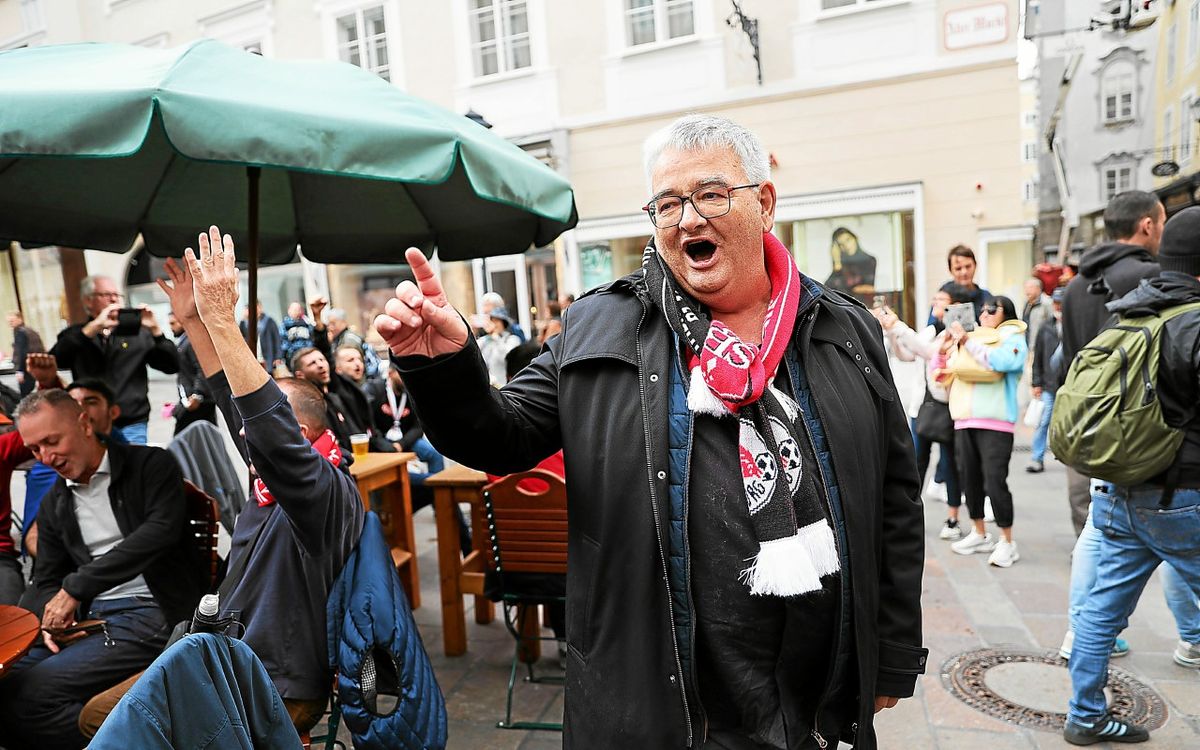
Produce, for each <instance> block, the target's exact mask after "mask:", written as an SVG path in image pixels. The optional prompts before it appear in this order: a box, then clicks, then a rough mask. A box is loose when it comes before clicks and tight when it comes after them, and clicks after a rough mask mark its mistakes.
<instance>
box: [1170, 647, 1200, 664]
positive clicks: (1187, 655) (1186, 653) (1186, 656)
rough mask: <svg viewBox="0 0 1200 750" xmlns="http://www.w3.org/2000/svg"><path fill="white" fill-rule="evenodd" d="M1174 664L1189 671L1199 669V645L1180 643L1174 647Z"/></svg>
mask: <svg viewBox="0 0 1200 750" xmlns="http://www.w3.org/2000/svg"><path fill="white" fill-rule="evenodd" d="M1175 663H1176V664H1178V665H1179V666H1181V667H1188V668H1189V669H1200V643H1188V642H1187V641H1180V642H1179V645H1178V646H1176V647H1175Z"/></svg>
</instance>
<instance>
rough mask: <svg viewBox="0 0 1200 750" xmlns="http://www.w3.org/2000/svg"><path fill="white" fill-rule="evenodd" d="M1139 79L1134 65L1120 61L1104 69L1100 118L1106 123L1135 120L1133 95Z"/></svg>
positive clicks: (1101, 81) (1101, 83)
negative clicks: (1134, 70) (1135, 74)
mask: <svg viewBox="0 0 1200 750" xmlns="http://www.w3.org/2000/svg"><path fill="white" fill-rule="evenodd" d="M1136 84H1137V78H1136V77H1135V76H1134V72H1133V65H1132V64H1130V63H1129V62H1126V61H1119V62H1115V63H1113V64H1111V65H1109V66H1108V67H1107V68H1105V69H1104V73H1103V74H1102V77H1101V79H1100V117H1101V119H1102V120H1103V121H1104V122H1124V121H1125V120H1132V119H1133V106H1134V101H1133V94H1134V87H1135V86H1136Z"/></svg>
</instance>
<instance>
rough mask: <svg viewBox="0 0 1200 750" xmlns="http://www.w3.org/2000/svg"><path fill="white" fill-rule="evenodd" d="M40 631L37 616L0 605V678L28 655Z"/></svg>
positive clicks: (19, 609) (18, 608)
mask: <svg viewBox="0 0 1200 750" xmlns="http://www.w3.org/2000/svg"><path fill="white" fill-rule="evenodd" d="M40 631H41V625H40V624H39V623H38V618H37V615H35V614H33V613H32V612H30V611H29V610H26V609H21V608H20V607H12V606H8V605H0V677H3V676H4V673H5V672H7V671H8V669H9V667H11V666H12V665H14V664H16V663H17V662H18V661H20V659H21V657H22V656H24V655H25V654H27V653H29V649H30V648H31V647H32V646H33V644H34V643H35V642H36V641H37V638H38V633H39V632H40Z"/></svg>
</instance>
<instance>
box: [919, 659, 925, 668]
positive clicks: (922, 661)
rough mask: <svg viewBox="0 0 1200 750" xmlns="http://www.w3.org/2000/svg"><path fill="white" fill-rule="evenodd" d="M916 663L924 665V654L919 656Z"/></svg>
mask: <svg viewBox="0 0 1200 750" xmlns="http://www.w3.org/2000/svg"><path fill="white" fill-rule="evenodd" d="M917 663H918V664H920V665H921V666H922V667H923V666H925V657H924V656H922V657H921V658H920V659H919V660H918V661H917Z"/></svg>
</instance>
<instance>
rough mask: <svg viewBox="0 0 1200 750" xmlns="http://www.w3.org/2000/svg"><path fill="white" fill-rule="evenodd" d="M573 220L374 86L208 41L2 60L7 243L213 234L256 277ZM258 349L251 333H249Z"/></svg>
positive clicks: (154, 246)
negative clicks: (281, 266) (233, 242)
mask: <svg viewBox="0 0 1200 750" xmlns="http://www.w3.org/2000/svg"><path fill="white" fill-rule="evenodd" d="M576 221H577V214H576V211H575V202H574V196H573V193H572V191H571V187H570V185H569V183H568V182H567V181H566V180H565V179H564V178H563V177H561V176H560V175H558V174H557V173H555V172H554V171H553V170H552V169H550V168H549V167H547V166H545V165H544V164H542V163H540V162H539V161H537V160H536V159H535V158H533V157H532V156H530V155H528V154H526V153H525V152H524V151H522V150H521V149H520V148H518V147H517V146H514V145H513V144H511V143H509V142H507V141H505V140H504V139H503V138H500V137H499V136H496V135H494V134H492V133H491V132H489V131H488V130H487V129H485V128H483V127H481V126H480V125H477V124H476V123H474V122H472V121H471V120H469V119H467V118H466V117H463V116H460V115H456V114H454V113H451V112H448V111H447V110H444V109H442V108H440V107H438V106H436V105H433V104H430V103H428V102H425V101H423V100H421V99H418V98H416V97H413V96H410V95H408V94H406V93H404V92H403V91H401V90H400V89H397V88H395V87H394V86H391V85H390V84H388V83H387V82H385V81H384V80H382V79H381V78H379V77H378V76H376V75H375V74H373V73H370V72H367V71H364V70H362V69H360V68H357V67H354V66H352V65H348V64H344V63H336V62H327V61H296V60H287V61H285V60H272V59H267V58H263V57H260V56H258V55H254V54H251V53H248V52H244V51H242V50H238V49H234V48H232V47H228V46H226V45H224V44H221V43H219V42H215V41H211V40H204V41H200V42H196V43H194V44H190V45H188V46H186V47H181V48H177V49H169V50H160V49H147V48H144V47H136V46H128V45H119V44H72V45H62V46H48V47H33V48H28V49H17V50H11V51H5V52H0V238H4V239H7V240H15V241H20V242H26V243H40V244H55V245H65V246H69V247H86V248H93V249H98V250H108V251H112V252H125V251H126V250H128V249H129V248H130V247H131V246H132V244H133V242H134V240H135V238H136V237H137V235H138V234H139V233H140V234H141V235H142V238H143V240H144V241H145V244H146V248H147V250H148V251H149V252H150V253H152V254H154V255H157V256H159V257H168V256H176V257H178V256H179V255H180V254H181V253H182V251H183V249H184V248H185V247H187V246H188V245H193V244H194V243H195V240H196V234H197V232H198V231H199V230H201V229H203V228H205V227H206V226H207V225H208V223H210V222H216V223H218V224H220V226H221V228H222V230H223V231H227V232H229V233H231V234H233V235H234V237H235V238H237V239H238V240H239V242H238V247H239V254H240V255H241V257H240V259H241V260H243V261H246V262H247V263H248V264H249V265H250V268H251V290H250V292H251V297H254V296H255V295H256V293H257V290H256V288H255V287H256V284H255V274H254V270H253V269H254V268H255V267H256V266H257V264H258V263H260V262H263V263H286V262H288V261H290V260H291V259H292V258H293V256H294V254H295V250H296V246H297V244H299V245H300V248H301V250H302V252H303V253H304V255H305V257H307V258H309V259H310V260H314V261H319V262H325V263H380V262H384V263H389V262H402V259H403V251H404V249H405V248H406V247H409V246H413V245H415V246H417V247H420V248H422V249H423V250H425V252H426V253H427V254H430V253H432V251H433V249H434V248H435V247H436V248H437V251H438V255H439V257H441V258H442V259H443V260H465V259H468V258H480V257H487V256H492V255H506V254H511V253H518V252H523V251H524V250H526V249H528V248H529V247H530V245H545V244H549V243H550V242H551V241H553V239H554V238H555V237H557V236H558V235H559V234H561V233H562V232H563V231H565V230H567V229H570V228H571V227H573V226H574V225H575V223H576ZM249 329H250V331H251V332H253V331H254V330H255V326H249Z"/></svg>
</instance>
